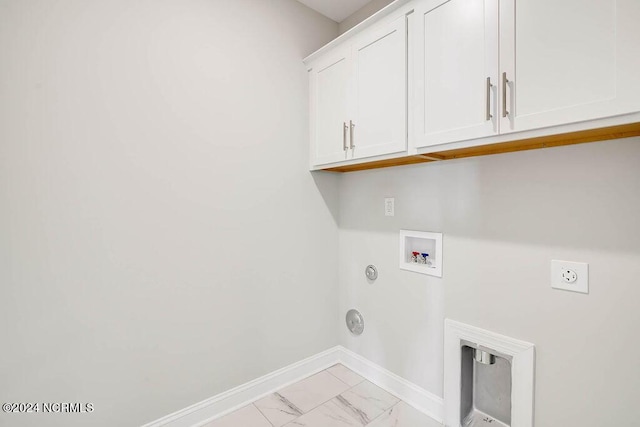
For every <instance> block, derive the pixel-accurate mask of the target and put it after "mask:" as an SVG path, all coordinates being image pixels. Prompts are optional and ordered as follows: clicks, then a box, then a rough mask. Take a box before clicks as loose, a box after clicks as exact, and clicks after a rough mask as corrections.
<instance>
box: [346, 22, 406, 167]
mask: <svg viewBox="0 0 640 427" xmlns="http://www.w3.org/2000/svg"><path fill="white" fill-rule="evenodd" d="M352 57H353V90H352V97H351V100H352V104H351V111H352V115H351V117H352V119H351V120H352V121H353V125H354V128H353V129H351V137H352V138H351V139H350V147H351V148H352V154H353V157H354V158H362V157H370V156H377V155H382V154H390V153H395V152H399V151H405V150H406V149H407V127H406V126H407V125H406V122H407V32H406V17H405V16H402V17H401V18H398V19H397V20H395V21H393V22H392V23H390V24H389V25H386V26H384V27H383V28H382V29H377V30H374V31H369V32H366V33H365V34H363V35H362V36H361V37H358V38H357V39H356V40H355V42H354V44H353V50H352Z"/></svg>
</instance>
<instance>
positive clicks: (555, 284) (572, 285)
mask: <svg viewBox="0 0 640 427" xmlns="http://www.w3.org/2000/svg"><path fill="white" fill-rule="evenodd" d="M576 276H577V278H576ZM551 287H552V288H554V289H562V290H565V291H572V292H580V293H583V294H588V293H589V264H587V263H585V262H572V261H559V260H555V259H554V260H551Z"/></svg>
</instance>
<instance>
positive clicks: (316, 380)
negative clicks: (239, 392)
mask: <svg viewBox="0 0 640 427" xmlns="http://www.w3.org/2000/svg"><path fill="white" fill-rule="evenodd" d="M352 426H353V427H363V426H366V427H442V425H441V424H439V423H437V422H436V421H434V420H432V419H431V418H429V417H428V416H426V415H424V414H423V413H422V412H420V411H418V410H416V409H414V408H412V407H411V406H409V405H408V404H406V403H405V402H403V401H401V400H400V399H398V398H397V397H395V396H393V395H392V394H390V393H388V392H386V391H384V390H383V389H381V388H380V387H378V386H376V385H374V384H373V383H371V382H369V381H367V380H366V379H365V378H363V377H361V376H360V375H358V374H356V373H355V372H353V371H351V370H349V369H348V368H346V367H344V366H343V365H340V364H338V365H334V366H332V367H330V368H329V369H326V370H324V371H322V372H319V373H317V374H315V375H312V376H310V377H308V378H305V379H303V380H301V381H299V382H297V383H295V384H292V385H290V386H288V387H285V388H283V389H281V390H278V391H277V392H275V393H273V394H271V395H269V396H267V397H264V398H262V399H260V400H257V401H255V402H253V403H252V404H250V405H247V406H245V407H243V408H241V409H239V410H237V411H235V412H232V413H230V414H228V415H225V416H224V417H222V418H218V419H217V420H214V421H212V422H210V423H207V424H206V425H204V426H203V427H352Z"/></svg>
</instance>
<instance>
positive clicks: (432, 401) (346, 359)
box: [340, 347, 444, 423]
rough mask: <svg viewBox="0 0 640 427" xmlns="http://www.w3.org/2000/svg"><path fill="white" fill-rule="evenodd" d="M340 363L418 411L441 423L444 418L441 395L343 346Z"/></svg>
mask: <svg viewBox="0 0 640 427" xmlns="http://www.w3.org/2000/svg"><path fill="white" fill-rule="evenodd" d="M340 363H342V364H343V365H344V366H346V367H347V368H349V369H351V370H352V371H354V372H357V373H358V374H360V375H362V376H363V377H365V378H366V379H367V380H369V381H371V382H372V383H374V384H375V385H377V386H378V387H380V388H383V389H385V390H386V391H388V392H389V393H391V394H394V395H396V396H397V397H399V398H400V399H402V400H404V401H405V402H406V403H408V404H409V405H411V406H413V407H414V408H416V409H417V410H419V411H420V412H423V413H424V414H426V415H428V416H429V417H431V418H433V419H434V420H436V421H438V422H439V423H442V420H443V418H444V401H443V399H442V398H441V397H438V396H436V395H435V394H433V393H431V392H428V391H427V390H425V389H423V388H422V387H419V386H417V385H415V384H413V383H412V382H409V381H407V380H405V379H404V378H402V377H400V376H398V375H396V374H394V373H393V372H390V371H388V370H386V369H385V368H383V367H381V366H379V365H376V364H375V363H373V362H371V361H370V360H368V359H365V358H364V357H362V356H360V355H359V354H356V353H354V352H353V351H351V350H348V349H346V348H344V347H341V348H340Z"/></svg>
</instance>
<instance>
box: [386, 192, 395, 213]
mask: <svg viewBox="0 0 640 427" xmlns="http://www.w3.org/2000/svg"><path fill="white" fill-rule="evenodd" d="M395 204H396V199H394V198H393V197H386V198H385V199H384V215H385V216H394V215H395V213H396V209H395Z"/></svg>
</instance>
